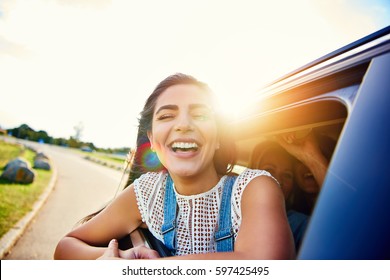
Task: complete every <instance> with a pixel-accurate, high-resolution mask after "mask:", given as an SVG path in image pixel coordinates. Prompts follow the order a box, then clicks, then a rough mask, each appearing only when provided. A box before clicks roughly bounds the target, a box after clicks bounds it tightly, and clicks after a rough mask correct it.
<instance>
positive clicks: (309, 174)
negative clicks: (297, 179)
mask: <svg viewBox="0 0 390 280" xmlns="http://www.w3.org/2000/svg"><path fill="white" fill-rule="evenodd" d="M303 178H305V179H308V178H314V176H313V173H311V172H307V173H305V174H303Z"/></svg>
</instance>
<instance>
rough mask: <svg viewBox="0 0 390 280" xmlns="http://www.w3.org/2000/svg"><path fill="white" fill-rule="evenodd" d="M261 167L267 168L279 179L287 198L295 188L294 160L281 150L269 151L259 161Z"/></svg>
mask: <svg viewBox="0 0 390 280" xmlns="http://www.w3.org/2000/svg"><path fill="white" fill-rule="evenodd" d="M258 168H259V169H262V170H266V171H268V172H269V173H271V175H272V176H273V177H274V178H275V179H276V180H278V182H279V184H280V186H281V188H282V191H283V194H284V197H285V199H287V198H288V197H289V196H290V194H291V191H292V189H293V186H294V183H293V163H292V160H291V159H290V158H289V157H288V156H287V155H285V154H284V153H281V152H275V151H272V150H271V151H267V152H265V153H264V155H263V157H262V159H261V161H260V162H259V166H258Z"/></svg>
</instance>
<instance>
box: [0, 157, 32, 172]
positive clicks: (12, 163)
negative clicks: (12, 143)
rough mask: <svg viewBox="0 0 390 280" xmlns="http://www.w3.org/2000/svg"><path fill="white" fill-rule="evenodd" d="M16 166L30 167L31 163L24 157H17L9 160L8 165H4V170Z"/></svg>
mask: <svg viewBox="0 0 390 280" xmlns="http://www.w3.org/2000/svg"><path fill="white" fill-rule="evenodd" d="M14 166H20V167H26V168H29V167H30V164H29V162H28V161H27V160H25V159H24V158H19V157H18V158H16V159H13V160H11V161H9V162H8V163H7V164H6V166H5V167H4V170H7V169H8V168H11V167H14Z"/></svg>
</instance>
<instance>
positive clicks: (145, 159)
mask: <svg viewBox="0 0 390 280" xmlns="http://www.w3.org/2000/svg"><path fill="white" fill-rule="evenodd" d="M138 149H139V150H140V151H139V152H140V155H141V165H142V167H143V168H144V169H145V170H147V171H160V170H162V169H163V165H162V164H161V162H160V160H159V159H158V157H157V154H156V153H155V152H153V151H152V150H151V149H150V143H149V142H147V143H144V144H142V145H141V146H140V147H139V148H138Z"/></svg>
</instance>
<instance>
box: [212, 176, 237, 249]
mask: <svg viewBox="0 0 390 280" xmlns="http://www.w3.org/2000/svg"><path fill="white" fill-rule="evenodd" d="M236 178H237V177H236V176H229V177H227V178H226V179H225V186H224V188H223V192H222V200H221V206H220V209H219V221H218V231H217V232H216V233H215V242H216V243H217V252H232V251H233V250H234V232H233V227H232V218H231V197H232V190H233V185H234V182H235V181H236Z"/></svg>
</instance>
